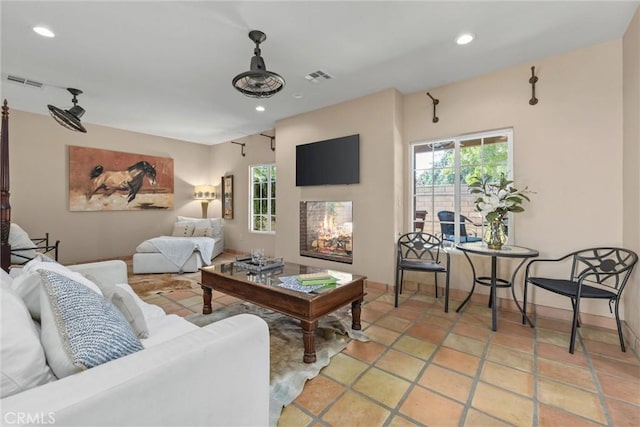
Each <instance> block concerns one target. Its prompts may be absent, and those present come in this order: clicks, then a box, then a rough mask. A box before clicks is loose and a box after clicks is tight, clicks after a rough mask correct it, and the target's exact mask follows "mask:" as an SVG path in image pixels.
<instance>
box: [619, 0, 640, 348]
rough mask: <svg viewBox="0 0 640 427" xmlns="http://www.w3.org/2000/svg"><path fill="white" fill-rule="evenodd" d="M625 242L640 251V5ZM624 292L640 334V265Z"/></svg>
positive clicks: (629, 116) (629, 80)
mask: <svg viewBox="0 0 640 427" xmlns="http://www.w3.org/2000/svg"><path fill="white" fill-rule="evenodd" d="M622 50H623V92H624V96H623V105H624V115H623V120H624V126H623V135H624V137H623V141H624V143H623V157H624V163H623V166H624V174H623V231H624V233H623V244H624V246H625V247H627V248H629V249H632V250H634V251H636V253H639V254H640V166H639V165H640V9H638V10H637V11H636V14H635V16H634V17H633V19H632V20H631V23H630V24H629V28H628V29H627V31H626V33H625V35H624V38H623V41H622ZM627 286H628V288H627V290H626V291H625V296H624V309H625V313H626V316H625V320H626V322H627V324H628V325H629V326H630V327H631V329H632V330H633V331H635V334H636V336H638V335H640V311H639V310H638V301H640V266H637V267H636V270H635V272H634V273H633V276H632V277H631V279H630V283H629V284H628V285H627Z"/></svg>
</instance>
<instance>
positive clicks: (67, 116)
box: [47, 88, 87, 133]
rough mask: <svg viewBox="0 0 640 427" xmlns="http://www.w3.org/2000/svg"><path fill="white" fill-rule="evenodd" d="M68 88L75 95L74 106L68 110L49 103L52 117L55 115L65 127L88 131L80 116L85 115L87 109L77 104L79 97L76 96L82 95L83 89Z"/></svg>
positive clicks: (77, 130)
mask: <svg viewBox="0 0 640 427" xmlns="http://www.w3.org/2000/svg"><path fill="white" fill-rule="evenodd" d="M67 90H68V91H69V92H70V93H71V94H72V95H73V100H72V101H73V107H71V108H69V109H68V110H63V109H62V108H58V107H56V106H55V105H51V104H49V105H47V108H48V109H49V113H50V114H51V117H53V118H54V120H55V121H56V122H58V123H59V124H60V125H62V126H63V127H65V128H67V129H70V130H72V131H76V132H82V133H87V129H86V128H85V127H84V126H83V125H82V123H81V122H80V118H81V117H82V116H83V114H84V112H85V111H84V108H82V107H81V106H79V105H77V104H78V99H77V98H76V96H77V95H80V94H81V93H82V91H81V90H79V89H73V88H68V89H67Z"/></svg>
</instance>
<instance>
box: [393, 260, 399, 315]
mask: <svg viewBox="0 0 640 427" xmlns="http://www.w3.org/2000/svg"><path fill="white" fill-rule="evenodd" d="M399 275H400V270H399V269H396V283H395V286H394V288H395V289H394V291H395V294H396V299H395V306H396V307H397V306H398V294H399V293H400V288H399V286H400V285H399V284H398V276H399Z"/></svg>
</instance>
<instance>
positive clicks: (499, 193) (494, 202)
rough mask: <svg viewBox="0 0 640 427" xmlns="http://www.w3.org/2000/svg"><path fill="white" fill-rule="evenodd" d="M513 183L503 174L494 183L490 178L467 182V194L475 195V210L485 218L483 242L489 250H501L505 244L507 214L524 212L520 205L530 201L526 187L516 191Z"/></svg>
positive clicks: (476, 178) (473, 179) (485, 177)
mask: <svg viewBox="0 0 640 427" xmlns="http://www.w3.org/2000/svg"><path fill="white" fill-rule="evenodd" d="M511 184H513V181H510V180H508V179H507V178H506V177H505V176H504V174H501V175H500V181H499V182H498V183H495V182H493V181H492V179H491V177H489V176H484V177H482V178H478V177H472V178H471V180H470V182H469V192H470V193H471V194H477V195H478V198H477V199H476V200H475V204H476V210H477V211H478V212H480V213H481V214H482V216H483V217H484V218H485V221H486V224H485V227H486V228H485V231H484V235H483V239H482V240H483V241H484V242H485V243H486V244H487V247H488V248H489V249H502V246H503V245H504V244H506V243H507V231H506V227H505V224H504V220H505V218H506V216H507V213H508V212H524V208H523V207H522V203H523V202H524V201H525V200H526V201H531V200H530V199H529V197H528V196H527V194H530V193H532V192H531V191H530V190H529V189H528V188H527V187H525V188H524V189H523V190H518V189H517V188H515V187H513V186H512V185H511Z"/></svg>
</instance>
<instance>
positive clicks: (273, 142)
mask: <svg viewBox="0 0 640 427" xmlns="http://www.w3.org/2000/svg"><path fill="white" fill-rule="evenodd" d="M260 135H262V136H264V137H265V138H269V139H270V140H271V151H276V137H275V135H274V136H271V135H265V134H264V133H261V134H260Z"/></svg>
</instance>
